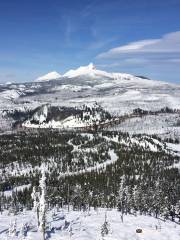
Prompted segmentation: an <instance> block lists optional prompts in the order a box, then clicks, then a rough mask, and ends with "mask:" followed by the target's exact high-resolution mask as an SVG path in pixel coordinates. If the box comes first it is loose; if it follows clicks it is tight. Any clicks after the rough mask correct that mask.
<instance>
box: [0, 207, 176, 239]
mask: <svg viewBox="0 0 180 240" xmlns="http://www.w3.org/2000/svg"><path fill="white" fill-rule="evenodd" d="M53 213H54V211H51V212H49V213H48V217H47V222H48V223H47V227H48V229H47V231H46V232H47V239H52V240H70V239H72V240H103V239H104V240H140V239H141V240H178V239H180V225H179V224H177V223H175V222H171V221H169V220H168V221H166V222H164V221H163V220H160V219H156V218H154V217H151V216H142V215H138V216H137V217H136V216H134V215H125V216H124V222H123V223H122V221H121V215H120V212H118V211H117V210H115V209H114V210H105V209H98V210H96V211H94V210H91V211H90V212H78V211H70V212H69V213H68V212H67V211H59V212H55V214H53ZM53 215H54V216H53ZM105 215H107V222H108V230H109V233H108V235H105V236H104V237H103V236H102V234H101V230H102V225H103V223H104V221H105ZM15 220H16V231H15V234H11V236H9V231H8V229H9V225H10V224H14V222H15ZM23 224H24V225H25V224H26V226H28V227H27V228H26V230H25V236H22V225H23ZM136 229H142V233H136ZM12 235H14V236H12ZM0 239H1V240H19V239H21V240H22V239H27V240H41V239H42V238H41V233H40V232H38V229H37V219H36V214H35V212H33V211H27V212H23V213H21V214H18V215H16V216H14V215H10V216H9V215H7V212H4V213H3V214H2V215H1V216H0Z"/></svg>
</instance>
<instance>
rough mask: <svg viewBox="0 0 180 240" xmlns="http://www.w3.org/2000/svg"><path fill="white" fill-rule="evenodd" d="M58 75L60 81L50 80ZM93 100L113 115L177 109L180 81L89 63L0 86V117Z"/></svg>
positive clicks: (179, 106)
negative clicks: (62, 72)
mask: <svg viewBox="0 0 180 240" xmlns="http://www.w3.org/2000/svg"><path fill="white" fill-rule="evenodd" d="M59 77H61V78H60V81H53V79H59ZM51 80H52V81H51ZM95 102H97V103H98V104H99V105H100V106H101V107H103V109H105V110H106V111H108V112H109V113H110V114H112V115H115V116H122V115H124V114H130V113H132V112H133V110H134V109H136V108H141V109H143V110H147V111H158V110H160V109H162V108H165V107H168V108H171V109H179V110H180V85H178V84H170V83H166V82H161V81H155V80H149V79H144V78H141V77H136V76H133V75H130V74H124V73H109V72H105V71H101V70H98V69H96V67H95V66H94V65H93V64H89V65H88V66H83V67H79V68H78V69H76V70H70V71H69V72H67V73H66V74H64V76H61V75H60V74H58V73H56V72H53V73H49V74H47V75H45V76H42V77H40V78H38V81H37V82H30V83H24V84H18V83H16V84H9V85H4V86H3V85H2V86H0V115H1V116H0V119H2V118H3V116H2V114H3V111H4V110H7V111H10V112H11V111H15V110H16V109H22V111H27V109H32V110H33V109H35V108H37V107H40V106H42V105H45V104H51V105H53V106H58V107H62V106H65V107H73V108H76V107H81V106H82V105H84V104H85V105H89V104H91V103H95ZM4 121H6V119H2V121H1V122H2V124H3V125H4V123H5V122H4ZM7 122H8V119H7ZM0 124H1V123H0ZM0 128H1V126H0Z"/></svg>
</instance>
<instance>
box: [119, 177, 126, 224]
mask: <svg viewBox="0 0 180 240" xmlns="http://www.w3.org/2000/svg"><path fill="white" fill-rule="evenodd" d="M118 210H119V211H121V221H122V222H123V216H124V210H125V176H122V179H121V184H120V188H119V193H118Z"/></svg>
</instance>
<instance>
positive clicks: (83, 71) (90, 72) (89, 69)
mask: <svg viewBox="0 0 180 240" xmlns="http://www.w3.org/2000/svg"><path fill="white" fill-rule="evenodd" d="M83 75H86V76H90V77H111V76H110V75H111V74H110V73H108V72H105V71H101V70H97V69H96V67H95V65H94V64H93V63H90V64H89V65H87V66H81V67H79V68H77V69H75V70H70V71H68V72H67V73H65V74H64V77H68V78H74V77H79V76H83Z"/></svg>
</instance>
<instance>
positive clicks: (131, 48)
mask: <svg viewBox="0 0 180 240" xmlns="http://www.w3.org/2000/svg"><path fill="white" fill-rule="evenodd" d="M163 53H180V31H177V32H172V33H168V34H166V35H164V36H162V37H161V38H159V39H145V40H140V41H136V42H131V43H128V44H127V45H123V46H119V47H116V48H112V49H110V50H108V51H107V52H103V53H100V54H99V55H98V56H97V58H99V59H111V58H118V57H121V56H122V55H123V54H133V55H135V54H163Z"/></svg>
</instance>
